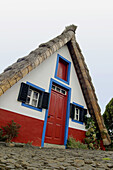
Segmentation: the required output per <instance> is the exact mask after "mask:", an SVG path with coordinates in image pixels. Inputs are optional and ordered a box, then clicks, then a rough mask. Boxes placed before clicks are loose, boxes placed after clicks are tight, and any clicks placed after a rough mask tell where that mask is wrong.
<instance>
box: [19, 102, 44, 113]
mask: <svg viewBox="0 0 113 170" xmlns="http://www.w3.org/2000/svg"><path fill="white" fill-rule="evenodd" d="M21 106H25V107H28V108H30V109H34V110H37V111H39V112H42V109H39V108H37V107H33V106H31V105H28V104H25V103H22V104H21Z"/></svg>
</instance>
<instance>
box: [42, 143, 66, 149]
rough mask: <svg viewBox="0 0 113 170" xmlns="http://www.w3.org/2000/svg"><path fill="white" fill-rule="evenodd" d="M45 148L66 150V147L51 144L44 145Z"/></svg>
mask: <svg viewBox="0 0 113 170" xmlns="http://www.w3.org/2000/svg"><path fill="white" fill-rule="evenodd" d="M44 147H45V148H58V149H65V145H56V144H50V143H44Z"/></svg>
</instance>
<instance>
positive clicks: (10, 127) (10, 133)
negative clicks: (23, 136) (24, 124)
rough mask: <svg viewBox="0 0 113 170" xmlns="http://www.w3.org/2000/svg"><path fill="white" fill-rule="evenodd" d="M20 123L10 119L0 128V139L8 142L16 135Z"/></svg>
mask: <svg viewBox="0 0 113 170" xmlns="http://www.w3.org/2000/svg"><path fill="white" fill-rule="evenodd" d="M20 127H21V126H20V125H19V124H17V123H16V122H14V120H12V121H11V122H10V123H8V124H7V125H6V126H2V128H0V140H2V141H7V142H10V141H11V140H12V139H13V138H14V137H17V136H18V133H19V129H20Z"/></svg>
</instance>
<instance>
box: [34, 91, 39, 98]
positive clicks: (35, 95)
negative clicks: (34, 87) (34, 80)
mask: <svg viewBox="0 0 113 170" xmlns="http://www.w3.org/2000/svg"><path fill="white" fill-rule="evenodd" d="M37 98H38V93H37V92H35V91H34V93H33V99H37Z"/></svg>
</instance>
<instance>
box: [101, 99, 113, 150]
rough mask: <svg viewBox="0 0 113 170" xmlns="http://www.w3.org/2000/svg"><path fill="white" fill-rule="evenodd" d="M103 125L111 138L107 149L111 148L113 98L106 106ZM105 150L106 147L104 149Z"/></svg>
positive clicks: (112, 141)
mask: <svg viewBox="0 0 113 170" xmlns="http://www.w3.org/2000/svg"><path fill="white" fill-rule="evenodd" d="M103 119H104V123H105V125H106V128H107V130H108V133H109V135H110V137H111V145H110V146H108V148H113V98H112V99H111V100H110V102H109V103H108V104H107V105H106V109H105V112H104V114H103ZM106 149H107V147H106Z"/></svg>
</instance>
